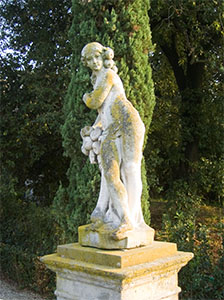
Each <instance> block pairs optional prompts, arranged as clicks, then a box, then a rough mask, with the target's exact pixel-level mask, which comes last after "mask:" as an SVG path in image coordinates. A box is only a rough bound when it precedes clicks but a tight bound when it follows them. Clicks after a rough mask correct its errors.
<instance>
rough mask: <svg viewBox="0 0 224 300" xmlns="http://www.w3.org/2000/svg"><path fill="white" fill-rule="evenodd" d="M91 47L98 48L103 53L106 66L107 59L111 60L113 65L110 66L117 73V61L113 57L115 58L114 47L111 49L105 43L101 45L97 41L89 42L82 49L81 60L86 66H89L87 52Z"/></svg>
mask: <svg viewBox="0 0 224 300" xmlns="http://www.w3.org/2000/svg"><path fill="white" fill-rule="evenodd" d="M91 49H95V50H97V51H98V52H99V53H100V54H101V55H102V58H103V62H104V67H106V66H105V61H107V62H108V61H109V62H110V65H111V67H110V68H111V69H112V70H114V71H115V72H116V73H117V67H116V66H115V62H114V60H113V58H114V51H113V49H111V48H110V47H104V46H103V45H101V44H100V43H97V42H93V43H89V44H87V45H86V46H85V47H84V48H83V49H82V51H81V61H82V63H83V65H84V66H87V62H86V52H87V51H89V50H91Z"/></svg>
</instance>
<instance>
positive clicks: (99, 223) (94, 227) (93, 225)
mask: <svg viewBox="0 0 224 300" xmlns="http://www.w3.org/2000/svg"><path fill="white" fill-rule="evenodd" d="M102 225H103V222H102V221H101V220H98V221H96V222H94V223H91V224H90V229H91V230H92V231H97V230H98V229H99V228H100V227H101V226H102Z"/></svg>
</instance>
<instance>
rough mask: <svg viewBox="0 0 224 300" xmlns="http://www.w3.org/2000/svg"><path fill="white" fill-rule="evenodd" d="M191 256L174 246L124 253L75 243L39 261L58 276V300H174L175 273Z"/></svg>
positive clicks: (176, 291) (155, 245)
mask: <svg viewBox="0 0 224 300" xmlns="http://www.w3.org/2000/svg"><path fill="white" fill-rule="evenodd" d="M192 257H193V254H192V253H186V252H179V251H177V248H176V244H173V243H164V242H152V243H151V244H150V245H148V246H144V247H139V248H135V249H125V250H101V249H96V248H90V247H83V246H80V245H79V244H78V243H75V244H68V245H62V246H58V249H57V253H55V254H51V255H46V256H44V257H42V258H41V261H42V262H44V263H45V264H46V265H47V267H48V268H50V269H51V270H53V271H54V272H56V273H57V290H56V292H55V294H56V295H57V300H140V299H141V300H162V299H163V300H177V299H178V294H179V292H180V290H181V289H180V288H179V287H178V276H177V274H178V271H179V270H180V269H181V267H183V266H184V265H186V264H187V262H188V261H189V260H190V259H191V258H192Z"/></svg>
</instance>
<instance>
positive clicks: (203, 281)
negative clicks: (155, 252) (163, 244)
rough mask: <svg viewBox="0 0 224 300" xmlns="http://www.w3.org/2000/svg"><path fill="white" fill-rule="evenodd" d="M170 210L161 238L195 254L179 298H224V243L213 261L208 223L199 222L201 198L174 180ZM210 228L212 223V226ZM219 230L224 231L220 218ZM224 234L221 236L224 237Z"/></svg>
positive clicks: (185, 271)
mask: <svg viewBox="0 0 224 300" xmlns="http://www.w3.org/2000/svg"><path fill="white" fill-rule="evenodd" d="M168 196H169V199H168V202H167V210H166V211H167V212H166V213H165V214H164V216H163V230H162V232H161V233H162V234H161V236H160V238H162V239H163V240H164V239H165V240H166V241H171V242H175V243H177V246H178V250H180V251H188V252H193V253H194V258H193V259H192V260H191V261H190V262H189V263H188V264H187V266H185V267H184V268H183V269H181V271H180V273H179V285H180V286H181V289H182V293H181V297H180V299H192V300H193V299H195V300H196V299H222V297H223V277H224V268H223V258H224V255H223V253H224V252H223V245H219V247H220V248H219V251H218V257H219V261H218V262H216V261H215V260H214V253H213V252H214V250H215V251H217V249H214V248H212V247H211V237H214V236H215V235H210V231H209V229H208V226H206V225H202V224H200V223H198V222H197V217H198V215H199V207H200V203H201V199H200V198H199V197H198V196H197V195H196V193H193V192H191V189H190V187H189V186H188V184H187V183H186V182H185V183H183V182H182V181H181V180H179V181H176V182H174V185H173V190H172V192H170V193H169V195H168ZM210 227H211V226H210ZM216 227H217V232H220V233H221V232H223V224H222V223H221V220H220V222H219V223H217V225H216ZM223 238H224V236H223V234H222V236H220V240H223Z"/></svg>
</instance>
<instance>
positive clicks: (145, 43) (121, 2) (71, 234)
mask: <svg viewBox="0 0 224 300" xmlns="http://www.w3.org/2000/svg"><path fill="white" fill-rule="evenodd" d="M72 9H73V14H74V18H73V23H72V26H71V29H70V32H69V36H70V40H71V45H72V51H73V52H72V53H73V55H72V61H71V66H72V72H73V74H72V79H71V82H70V85H69V88H68V93H67V97H66V99H65V103H64V113H65V124H64V126H63V128H62V136H63V145H64V149H65V155H67V156H68V157H70V167H69V170H68V172H67V176H68V178H69V185H68V186H67V187H62V186H61V187H60V188H59V190H58V193H57V195H56V197H55V201H54V209H55V217H56V220H57V221H58V223H59V225H60V227H62V228H63V229H64V232H65V236H64V237H65V238H66V240H67V239H70V240H74V238H75V237H76V234H77V228H78V226H79V225H81V224H85V223H87V222H88V221H89V216H90V214H91V212H92V211H93V209H94V207H95V205H96V201H97V198H98V193H99V190H100V186H99V182H100V174H99V171H98V167H97V166H95V165H91V164H90V163H89V162H88V161H87V158H86V157H85V156H84V155H83V154H82V153H81V150H80V148H81V143H82V142H81V138H80V130H81V128H83V127H84V126H86V125H92V124H93V122H94V120H95V118H96V112H95V111H92V110H91V111H90V110H89V109H88V108H87V107H86V106H85V105H84V103H83V102H82V96H83V94H84V93H85V92H87V91H90V90H91V84H90V73H89V70H88V69H87V68H85V67H84V66H83V65H82V63H81V55H80V53H81V50H82V48H83V47H84V46H85V45H86V44H87V43H90V42H94V41H96V42H99V43H101V44H102V45H104V46H108V47H111V48H112V49H113V50H114V53H115V58H114V60H115V62H116V65H117V67H118V74H119V76H120V77H121V79H122V81H123V84H124V88H125V91H126V95H127V98H128V100H129V101H131V102H132V104H133V105H134V106H135V107H136V109H137V110H138V111H139V113H140V115H141V118H142V120H143V122H144V124H145V127H146V137H147V132H148V129H149V125H150V122H151V118H152V113H153V108H154V105H155V98H154V91H153V82H152V78H151V68H150V65H149V61H148V54H149V51H150V48H151V47H152V44H151V32H150V27H149V18H148V10H149V1H148V0H135V1H133V0H130V1H127V0H116V1H115V0H111V1H108V0H92V1H84V0H83V1H80V0H73V6H72ZM142 180H143V194H142V208H143V213H144V217H145V221H146V222H147V223H149V222H150V213H149V203H148V190H147V183H146V174H145V165H144V160H143V162H142Z"/></svg>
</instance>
